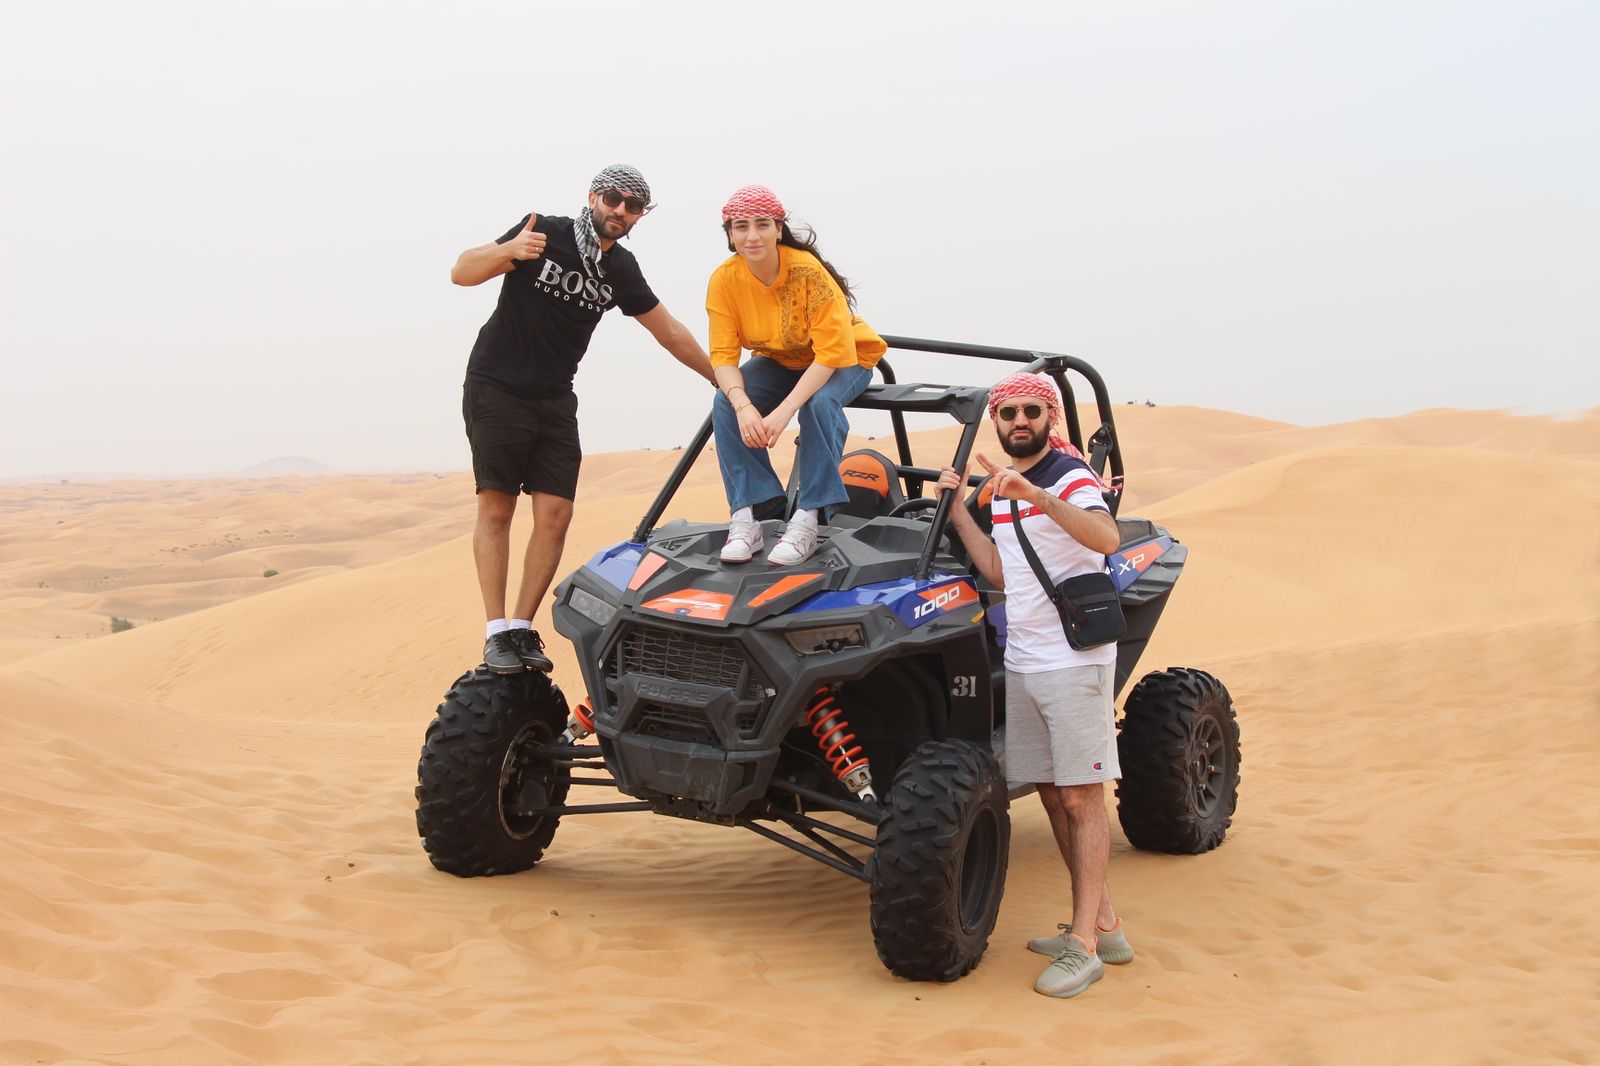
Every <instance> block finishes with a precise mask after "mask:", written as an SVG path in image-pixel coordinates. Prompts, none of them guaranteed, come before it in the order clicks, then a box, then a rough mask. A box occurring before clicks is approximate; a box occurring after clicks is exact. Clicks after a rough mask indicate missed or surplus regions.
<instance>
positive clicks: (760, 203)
mask: <svg viewBox="0 0 1600 1066" xmlns="http://www.w3.org/2000/svg"><path fill="white" fill-rule="evenodd" d="M788 217H789V215H788V212H786V211H784V209H783V203H782V201H780V200H779V199H778V194H777V193H775V192H773V191H772V190H771V189H769V188H767V187H766V186H765V185H741V186H740V187H739V188H737V189H735V190H734V191H733V195H732V196H730V197H728V202H727V203H725V204H723V205H722V221H724V222H732V221H733V220H734V219H736V218H770V219H772V220H773V221H774V222H782V221H784V220H785V219H787V218H788Z"/></svg>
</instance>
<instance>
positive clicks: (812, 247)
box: [722, 222, 856, 311]
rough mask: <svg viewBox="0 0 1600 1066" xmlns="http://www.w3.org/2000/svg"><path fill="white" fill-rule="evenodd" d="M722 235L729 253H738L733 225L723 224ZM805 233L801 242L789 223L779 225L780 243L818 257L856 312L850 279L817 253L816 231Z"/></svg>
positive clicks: (808, 228)
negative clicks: (734, 244) (726, 240)
mask: <svg viewBox="0 0 1600 1066" xmlns="http://www.w3.org/2000/svg"><path fill="white" fill-rule="evenodd" d="M722 233H723V235H724V236H725V237H727V238H728V251H730V252H732V251H736V249H735V248H734V247H733V223H732V222H724V223H723V224H722ZM805 233H806V236H805V240H801V239H800V238H799V237H797V236H795V233H794V230H792V229H790V228H789V223H787V222H779V223H778V243H779V244H781V245H783V246H784V247H786V248H795V249H798V250H799V251H802V252H810V253H811V254H812V255H814V256H816V257H817V262H819V263H821V264H822V269H823V270H826V271H827V272H828V276H829V277H830V278H832V279H833V282H834V284H835V285H838V286H839V291H840V292H842V293H844V302H845V304H846V305H847V306H848V307H849V308H850V310H852V311H854V310H855V309H856V294H855V291H854V290H852V289H851V288H850V281H849V279H848V278H846V277H845V276H844V275H843V274H841V273H839V271H838V269H837V268H835V267H834V265H833V264H832V263H830V262H828V261H827V260H826V259H824V258H823V256H822V253H821V252H819V251H817V234H816V231H815V230H813V229H812V228H811V227H810V226H807V227H806V231H805Z"/></svg>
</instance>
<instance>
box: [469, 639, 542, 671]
mask: <svg viewBox="0 0 1600 1066" xmlns="http://www.w3.org/2000/svg"><path fill="white" fill-rule="evenodd" d="M513 632H515V630H507V631H506V632H504V633H496V634H495V635H494V636H492V637H490V638H489V639H488V641H487V642H485V644H484V645H483V665H485V666H487V667H488V668H489V669H490V670H491V671H493V672H494V673H497V674H520V673H522V672H523V671H524V670H526V669H527V667H526V666H524V665H523V662H522V654H521V652H520V651H519V650H518V648H517V640H516V638H515V637H513V636H512V635H511V634H512V633H513ZM545 661H546V662H548V661H549V660H548V659H547V660H545Z"/></svg>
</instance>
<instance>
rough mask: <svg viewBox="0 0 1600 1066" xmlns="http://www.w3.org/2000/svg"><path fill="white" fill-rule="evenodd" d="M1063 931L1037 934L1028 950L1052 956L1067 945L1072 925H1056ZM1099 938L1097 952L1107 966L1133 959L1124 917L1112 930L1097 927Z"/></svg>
mask: <svg viewBox="0 0 1600 1066" xmlns="http://www.w3.org/2000/svg"><path fill="white" fill-rule="evenodd" d="M1056 928H1057V929H1059V930H1061V932H1059V933H1057V934H1056V935H1055V936H1036V937H1034V938H1033V939H1032V940H1030V941H1028V950H1029V951H1032V952H1036V953H1038V954H1040V955H1049V956H1051V957H1052V958H1054V957H1055V956H1056V954H1057V953H1059V952H1060V951H1061V949H1062V948H1064V947H1066V946H1067V934H1068V933H1070V932H1072V926H1070V925H1067V924H1066V923H1064V922H1063V923H1062V924H1060V925H1058V926H1056ZM1095 935H1096V936H1097V937H1098V940H1097V942H1096V944H1095V954H1097V955H1099V956H1100V961H1101V962H1103V963H1105V964H1106V965H1107V966H1124V965H1126V964H1128V963H1130V962H1132V961H1133V945H1132V944H1130V943H1128V934H1126V933H1124V932H1123V931H1122V919H1121V918H1118V919H1117V926H1116V928H1115V929H1113V930H1111V932H1109V933H1108V932H1106V931H1105V930H1103V929H1098V928H1097V929H1095Z"/></svg>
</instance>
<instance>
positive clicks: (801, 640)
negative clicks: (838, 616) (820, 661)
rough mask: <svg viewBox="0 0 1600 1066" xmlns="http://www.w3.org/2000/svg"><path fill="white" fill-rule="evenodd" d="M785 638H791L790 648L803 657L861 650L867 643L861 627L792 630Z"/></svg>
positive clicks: (820, 627) (821, 627) (822, 627)
mask: <svg viewBox="0 0 1600 1066" xmlns="http://www.w3.org/2000/svg"><path fill="white" fill-rule="evenodd" d="M784 636H786V637H788V638H789V646H790V647H791V648H793V649H794V650H795V651H797V652H799V653H800V654H801V655H821V654H823V653H824V652H834V651H841V650H843V649H844V648H859V647H861V646H862V645H863V644H865V643H866V641H865V640H864V639H863V637H862V634H861V627H860V626H857V625H845V626H818V627H817V628H816V629H791V630H790V631H789V632H787V633H785V634H784Z"/></svg>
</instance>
